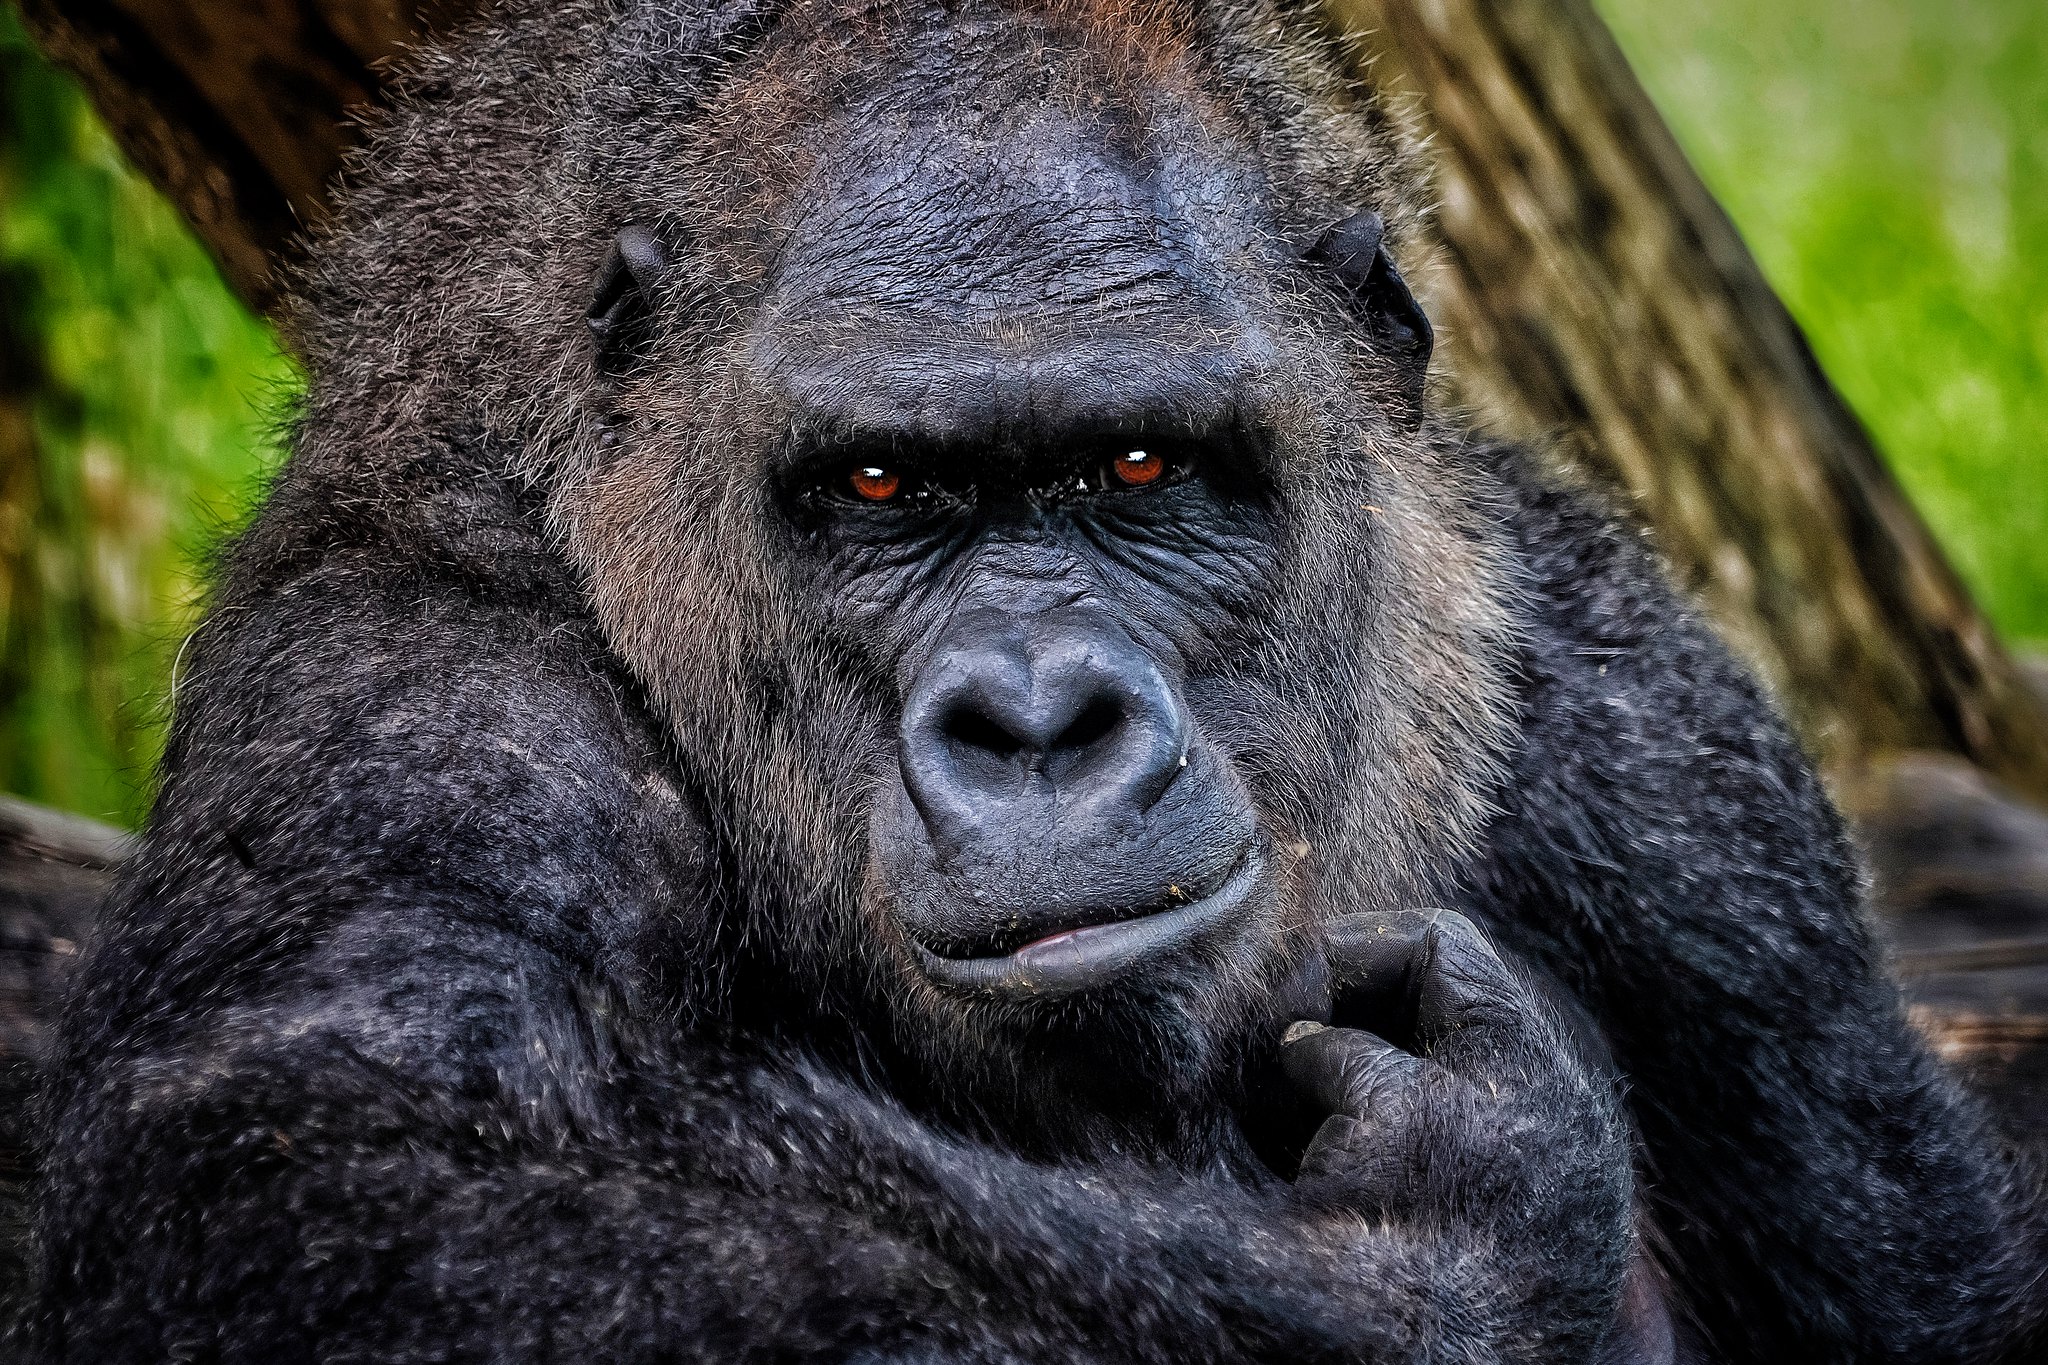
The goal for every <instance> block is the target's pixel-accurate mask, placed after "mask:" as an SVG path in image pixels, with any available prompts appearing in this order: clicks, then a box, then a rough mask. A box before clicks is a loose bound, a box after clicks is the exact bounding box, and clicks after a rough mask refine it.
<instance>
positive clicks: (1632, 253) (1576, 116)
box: [23, 0, 2048, 798]
mask: <svg viewBox="0 0 2048 1365" xmlns="http://www.w3.org/2000/svg"><path fill="white" fill-rule="evenodd" d="M23 3H24V7H25V12H26V14H27V16H28V18H29V21H30V24H31V27H32V29H33V31H34V32H35V33H36V34H37V35H38V37H39V40H40V41H41V42H42V43H43V44H44V45H45V46H46V48H47V50H49V51H50V52H51V53H52V55H54V56H55V57H57V58H58V59H59V60H60V61H62V62H64V63H65V64H66V65H68V66H70V67H71V68H72V69H73V70H74V71H76V72H78V73H79V74H80V75H81V76H82V77H83V79H84V81H85V83H86V85H87V88H88V90H89V91H90V93H91V94H92V97H93V99H94V102H95V103H96V104H97V105H98V107H99V108H100V110H101V112H102V113H103V114H104V115H105V116H106V118H107V120H108V122H109V124H110V125H111V126H112V128H113V130H114V133H115V136H116V137H117V138H119V139H120V141H121V143H122V145H123V146H124V147H126V148H127V150H128V152H129V154H130V155H131V156H132V157H133V158H134V159H135V160H136V162H137V164H139V165H140V166H141V167H142V168H143V170H144V171H145V172H146V173H148V174H149V175H150V176H151V177H152V178H153V179H154V180H155V181H156V182H157V183H158V184H159V185H161V186H163V187H164V188H165V190H166V191H167V192H168V193H169V194H170V195H171V197H172V199H173V200H174V201H175V202H176V203H177V204H178V205H179V206H180V208H181V209H183V211H184V212H185V215H186V216H187V218H188V219H189V220H190V221H191V222H192V223H193V225H194V227H195V228H196V229H197V230H198V231H199V233H200V235H201V236H202V237H203V238H204V239H205V240H206V242H207V243H208V244H209V246H211V247H212V249H213V252H214V255H215V256H216V257H217V258H218V259H219V260H220V262H221V264H222V268H223V269H224V270H225V271H226V273H227V276H228V278H229V280H230V282H231V283H232V284H233V285H234V287H235V288H236V289H237V290H238V291H240V292H241V294H242V296H243V297H244V298H245V299H248V300H249V301H250V302H251V303H252V304H254V305H255V306H257V307H259V308H261V307H267V306H268V305H269V304H270V303H272V302H273V301H274V298H275V295H276V291H277V288H278V281H279V267H280V265H281V264H283V263H288V262H289V261H290V260H291V258H292V255H293V253H294V252H295V251H296V250H297V247H296V245H295V241H294V237H295V233H296V230H297V229H298V227H299V226H300V225H302V224H309V223H313V222H316V221H318V220H319V218H320V217H321V216H322V215H323V214H324V212H325V210H326V194H327V189H328V186H329V183H330V181H331V179H332V176H333V174H334V171H335V170H336V168H337V167H338V165H339V164H340V160H341V157H342V154H343V152H344V150H345V149H346V147H347V146H348V145H349V143H350V142H351V140H352V139H353V138H354V136H355V131H356V130H355V126H354V125H353V124H352V123H351V122H349V121H348V114H349V112H350V111H351V110H355V109H359V108H361V107H363V106H365V105H368V104H371V103H373V102H374V101H375V100H376V99H377V98H378V96H379V92H380V90H381V72H382V70H383V69H384V63H386V62H387V61H388V60H389V59H390V58H392V57H393V56H394V55H396V54H398V53H399V52H401V51H402V50H403V49H404V47H405V46H406V45H407V44H408V43H410V42H413V41H415V40H416V39H417V38H418V36H419V35H420V34H421V33H422V32H424V31H426V30H427V29H428V28H429V27H430V26H434V25H438V24H440V23H444V22H449V21H451V20H452V18H453V17H454V16H455V15H457V14H459V13H460V12H462V11H463V10H465V9H466V8H467V5H468V0H23ZM1324 3H1325V13H1326V14H1327V16H1328V17H1329V20H1330V22H1331V23H1332V24H1333V25H1334V26H1335V27H1336V28H1337V29H1339V30H1340V31H1342V32H1344V33H1345V34H1347V35H1349V36H1351V37H1353V38H1355V39H1357V40H1358V43H1359V51H1360V53H1361V57H1362V58H1364V57H1370V58H1371V59H1372V61H1373V66H1372V74H1373V78H1374V79H1375V80H1376V81H1379V82H1380V83H1382V84H1383V85H1390V86H1392V87H1393V88H1395V89H1399V90H1405V91H1407V92H1409V93H1410V94H1411V95H1412V96H1413V98H1414V99H1415V101H1416V104H1417V105H1418V108H1419V113H1420V116H1421V118H1422V119H1423V120H1424V122H1425V123H1426V124H1427V125H1428V126H1429V128H1430V129H1431V130H1432V131H1433V133H1434V135H1435V145H1436V149H1437V157H1438V162H1439V191H1440V198H1441V206H1442V207H1441V213H1440V215H1439V219H1438V224H1437V230H1438V234H1439V236H1440V242H1441V250H1440V252H1439V266H1438V268H1437V269H1436V270H1435V271H1434V274H1433V278H1432V279H1430V280H1429V281H1428V282H1427V283H1428V289H1427V292H1428V293H1429V295H1430V302H1431V305H1432V311H1433V313H1434V314H1435V316H1436V317H1437V318H1438V319H1439V320H1440V322H1441V324H1442V331H1443V332H1444V334H1445V337H1446V347H1445V355H1446V359H1447V361H1448V364H1447V367H1446V368H1447V371H1448V377H1449V386H1450V388H1451V390H1452V391H1453V392H1454V394H1455V395H1456V396H1457V397H1459V398H1461V399H1462V400H1464V401H1466V402H1468V403H1470V404H1471V405H1472V406H1473V407H1474V408H1475V409H1476V410H1477V411H1478V412H1479V413H1480V414H1481V415H1482V416H1483V417H1484V419H1485V420H1486V421H1487V422H1488V424H1490V425H1492V426H1494V427H1496V428H1498V429H1500V430H1501V431H1503V432H1504V433H1506V434H1509V435H1514V436H1520V437H1524V438H1532V439H1536V440H1543V441H1550V442H1552V443H1553V444H1554V446H1555V448H1556V449H1557V450H1558V451H1559V452H1560V454H1561V455H1563V456H1564V457H1566V458H1568V459H1572V460H1576V461H1578V462H1581V463H1582V464H1583V465H1585V466H1586V467H1589V468H1591V469H1593V470H1595V471H1598V472H1600V473H1601V474H1602V475H1604V476H1605V477H1606V478H1607V479H1608V480H1609V481H1611V482H1612V483H1613V484H1614V485H1615V486H1617V487H1618V488H1619V489H1620V490H1621V491H1622V492H1623V494H1624V495H1625V496H1626V497H1627V498H1628V499H1629V500H1631V501H1632V502H1633V503H1634V505H1635V507H1636V508H1637V509H1638V511H1639V512H1640V514H1641V515H1642V517H1643V518H1644V519H1645V520H1646V521H1647V522H1648V523H1649V524H1650V525H1651V526H1652V527H1653V528H1654V529H1655V531H1656V533H1657V535H1658V537H1659V539H1660V543H1661V544H1662V546H1663V549H1664V551H1665V553H1666V554H1667V555H1668V556H1669V558H1670V560H1671V562H1672V565H1673V567H1674V569H1675V571H1676V572H1677V575H1678V577H1679V578H1680V580H1681V581H1682V582H1683V583H1684V584H1685V585H1686V586H1688V587H1689V588H1690V589H1691V590H1692V591H1693V592H1694V593H1695V594H1696V595H1697V597H1698V598H1699V600H1700V601H1701V602H1702V603H1703V604H1704V605H1705V606H1706V608H1707V609H1708V611H1709V612H1710V613H1711V614H1712V615H1713V616H1714V618H1715V619H1716V620H1717V621H1718V623H1719V624H1720V625H1721V627H1722V628H1723V630H1724V631H1725V633H1726V634H1727V636H1728V638H1729V639H1730V640H1731V641H1733V642H1734V644H1735V645H1736V647H1737V648H1739V649H1741V650H1742V651H1743V652H1744V653H1746V654H1747V655H1748V656H1749V657H1750V658H1751V659H1752V660H1753V661H1754V662H1755V663H1756V665H1757V666H1758V667H1759V668H1760V669H1761V671H1762V672H1763V674H1764V675H1765V677H1766V678H1768V679H1769V680H1770V681H1771V682H1772V683H1773V685H1774V686H1776V688H1777V689H1778V691H1779V692H1780V694H1781V695H1782V697H1783V698H1784V700H1785V702H1786V704H1787V706H1788V708H1789V709H1790V711H1791V713H1792V715H1793V717H1794V719H1795V722H1796V723H1797V724H1798V725H1799V727H1800V730H1801V732H1802V733H1803V734H1804V735H1805V736H1806V738H1807V740H1808V742H1809V744H1810V745H1811V746H1812V747H1813V749H1814V751H1815V752H1816V754H1817V755H1818V756H1819V757H1820V759H1821V760H1822V762H1823V763H1824V764H1825V765H1826V766H1827V767H1828V768H1829V769H1830V770H1831V771H1833V772H1835V773H1836V774H1838V775H1840V774H1847V773H1853V772H1855V771H1858V770H1860V769H1862V768H1864V767H1866V766H1868V765H1871V764H1873V763H1876V762H1878V761H1880V760H1882V759H1884V758H1886V757H1887V756H1890V755H1894V754H1896V753H1898V752H1901V751H1905V750H1914V749H1922V750H1928V749H1931V750H1936V751H1945V752H1949V753H1953V754H1958V755H1961V756H1963V757H1965V758H1967V759H1969V760H1971V761H1972V762H1974V763H1976V764H1978V765H1980V766H1982V767H1983V768H1985V769H1986V770H1988V771H1990V772H1992V773H1994V774H1997V775H1998V776H1999V777H2001V778H2002V779H2003V780H2004V781H2005V782H2007V783H2008V784H2010V785H2011V786H2012V787H2013V788H2015V789H2017V790H2019V791H2022V792H2025V793H2028V794H2030V795H2032V796H2034V797H2037V798H2048V710H2044V708H2043V706H2042V705H2041V704H2040V702H2039V701H2038V699H2037V698H2035V697H2034V696H2033V695H2031V693H2030V692H2029V691H2028V689H2027V688H2026V687H2025V686H2024V685H2023V683H2022V681H2021V679H2020V676H2019V674H2018V671H2017V670H2016V668H2015V666H2014V664H2013V662H2012V660H2011V659H2010V658H2009V657H2008V656H2007V654H2006V652H2005V651H2004V649H2003V648H2002V647H2001V645H2000V644H1999V642H1998V640H1997V637H1996V635H1995V633H1994V632H1993V631H1992V629H1991V627H1990V626H1989V624H1988V623H1987V622H1986V621H1985V620H1984V618H1983V616H1982V615H1981V613H1980V612H1978V610H1977V609H1976V607H1975V606H1974V605H1973V603H1972V602H1971V600H1970V597H1969V595H1968V593H1967V592H1966V591H1965V590H1964V589H1963V587H1962V586H1961V584H1960V583H1959V581H1958V580H1957V578H1956V576H1955V574H1954V573H1953V572H1952V571H1951V570H1950V568H1949V566H1948V564H1947V562H1946V560H1945V559H1944V558H1943V556H1942V554H1941V552H1940V550H1939V549H1938V548H1937V547H1936V545H1935V544H1934V541H1933V538H1932V537H1931V535H1930V534H1929V533H1928V531H1927V529H1926V527H1925V525H1924V524H1923V523H1922V522H1921V521H1920V519H1919V518H1918V516H1916V515H1915V513H1914V512H1913V510H1912V508H1911V507H1910V505H1909V504H1908V503H1907V502H1906V500H1905V498H1904V497H1903V495H1902V494H1901V493H1900V491H1899V489H1898V487H1897V485H1896V484H1895V483H1894V482H1893V481H1892V479H1891V477H1890V476H1889V474H1888V473H1887V472H1886V471H1885V468H1884V464H1883V462H1882V460H1881V459H1880V458H1879V456H1878V454H1877V452H1876V451H1875V449H1874V448H1873V446H1872V443H1871V441H1870V438H1869V436H1868V435H1867V433H1866V432H1865V431H1864V429H1863V428H1862V426H1861V425H1860V424H1859V423H1858V422H1857V420H1856V418H1855V417H1854V415H1853V414H1852V413H1851V412H1850V411H1849V410H1848V408H1847V406H1846V405H1845V404H1844V403H1843V402H1842V400H1841V398H1840V397H1839V396H1838V395H1837V394H1836V393H1835V391H1834V389H1833V388H1832V387H1831V386H1830V385H1829V384H1828V382H1827V379H1826V377H1825V376H1824V375H1823V374H1822V373H1821V371H1820V369H1819V367H1818V365H1817V364H1816V363H1815V361H1814V358H1813V355H1812V353H1811V352H1810V351H1809V349H1808V348H1807V346H1806V343H1805V340H1804V338H1803V337H1802V336H1801V334H1800V332H1799V329H1798V327H1797V326H1796V325H1795V324H1794V323H1793V321H1792V319H1791V318H1790V316H1789V315H1788V314H1787V313H1786V311H1785V309H1784V307H1783V306H1782V305H1781V304H1780V303H1779V302H1778V300H1777V298H1776V296H1775V295H1774V294H1773V293H1772V291H1771V289H1770V287H1769V285H1768V284H1767V283H1766V282H1765V281H1764V279H1763V276H1762V274H1761V272H1760V271H1759V270H1758V268H1757V266H1756V264H1755V262H1754V261H1753V260H1752V259H1751V257H1750V255H1749V253H1748V251H1747V250H1746V249H1745V248H1744V246H1743V244H1742V241H1741V239H1740V237H1739V236H1738V235H1737V234H1736V232H1735V230H1734V228H1733V227H1732V225H1731V224H1730V223H1729V222H1728V220H1727V218H1726V216H1725V215H1723V214H1722V212H1721V211H1720V209H1719V208H1718V206H1716V204H1715V203H1714V201H1713V199H1712V197H1711V196H1710V195H1709V194H1708V193H1707V191H1706V189H1705V188H1704V186H1703V185H1702V184H1701V183H1700V181H1699V179H1698V177H1697V176H1696V175H1695V174H1694V173H1693V171H1692V169H1691V167H1690V166H1689V165H1688V164H1687V162H1686V160H1685V157H1684V155H1683V154H1682V153H1681V152H1680V151H1679V149H1678V147H1677V144H1676V143H1675V142H1674V141H1673V139H1672V137H1671V135H1670V133H1669V132H1668V131H1667V130H1666V128H1665V127H1664V124H1663V122H1662V121H1661V120H1660V119H1659V118H1658V116H1657V113H1656V111H1655V109H1654V108H1653V107H1652V106H1651V104H1650V102H1649V100H1648V98H1647V97H1646V96H1645V95H1644V93H1643V91H1642V90H1641V88H1640V87H1639V86H1638V85H1637V83H1636V81H1635V79H1634V77H1633V75H1632V74H1631V73H1630V71H1629V69H1628V66H1627V63H1626V62H1625V60H1624V59H1623V58H1622V56H1621V53H1620V51H1619V50H1618V49H1617V48H1616V46H1615V45H1614V42H1613V40H1612V38H1611V37H1610V36H1609V34H1608V33H1607V31H1606V29H1605V27H1604V26H1603V25H1602V24H1601V22H1600V20H1599V19H1598V18H1597V16H1595V14H1594V13H1593V11H1592V9H1591V8H1590V6H1589V4H1588V3H1587V0H1324Z"/></svg>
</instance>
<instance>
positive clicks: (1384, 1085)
mask: <svg viewBox="0 0 2048 1365" xmlns="http://www.w3.org/2000/svg"><path fill="white" fill-rule="evenodd" d="M1280 1065H1281V1068H1282V1069H1283V1070H1284V1071H1285V1072H1286V1073H1287V1078H1288V1079H1289V1080H1290V1081H1292V1082H1294V1084H1295V1085H1297V1086H1299V1087H1300V1088H1301V1089H1302V1090H1303V1091H1304V1092H1305V1093H1306V1094H1308V1095H1309V1096H1310V1097H1311V1098H1313V1099H1314V1100H1315V1101H1316V1103H1317V1104H1319V1105H1321V1106H1322V1107H1323V1108H1324V1109H1327V1110H1329V1111H1330V1112H1331V1113H1333V1114H1345V1115H1349V1116H1351V1117H1353V1118H1378V1117H1382V1116H1390V1115H1391V1114H1392V1113H1393V1112H1395V1111H1396V1110H1397V1109H1405V1107H1406V1106H1408V1105H1410V1104H1412V1103H1413V1101H1414V1099H1415V1098H1416V1096H1417V1094H1418V1092H1419V1089H1420V1084H1421V1079H1422V1070H1423V1066H1424V1063H1423V1061H1422V1059H1421V1058H1420V1057H1417V1056H1415V1055H1414V1054H1412V1053H1408V1052H1403V1051H1402V1050H1401V1049H1400V1048H1397V1047H1395V1046H1394V1045H1393V1044H1392V1043H1389V1042H1387V1041H1386V1040H1385V1039H1384V1038H1376V1037H1374V1036H1373V1035H1372V1034H1370V1033H1366V1032H1363V1031H1362V1030H1359V1029H1348V1028H1326V1027H1325V1026H1323V1025H1321V1024H1316V1023H1310V1022H1306V1021H1304V1022H1302V1023H1299V1024H1296V1025H1294V1026H1293V1027H1292V1028H1290V1029H1288V1030H1287V1035H1286V1037H1284V1038H1282V1039H1281V1043H1280Z"/></svg>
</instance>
